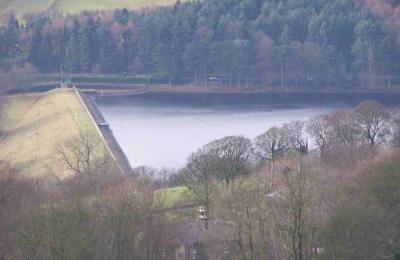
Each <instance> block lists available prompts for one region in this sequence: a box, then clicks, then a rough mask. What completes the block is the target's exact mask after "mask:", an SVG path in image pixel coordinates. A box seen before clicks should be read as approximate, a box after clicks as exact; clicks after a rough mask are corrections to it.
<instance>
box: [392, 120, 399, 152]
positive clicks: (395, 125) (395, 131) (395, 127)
mask: <svg viewBox="0 0 400 260" xmlns="http://www.w3.org/2000/svg"><path fill="white" fill-rule="evenodd" d="M390 143H391V145H392V146H393V147H396V148H399V147H400V118H394V119H393V121H392V139H391V141H390Z"/></svg>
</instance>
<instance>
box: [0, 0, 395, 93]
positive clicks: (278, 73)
mask: <svg viewBox="0 0 400 260" xmlns="http://www.w3.org/2000/svg"><path fill="white" fill-rule="evenodd" d="M370 2H371V1H369V2H368V3H370ZM379 2H384V3H385V4H386V9H388V8H389V9H390V8H392V9H393V10H396V9H395V8H397V9H399V3H398V1H391V2H390V1H379ZM394 13H395V12H394ZM398 31H399V30H398V28H396V26H393V23H392V22H391V17H390V16H385V13H382V12H380V10H379V9H377V8H376V6H374V5H370V4H363V1H344V0H314V1H309V0H286V1H273V0H205V1H193V2H184V3H183V2H182V3H181V2H179V1H178V2H177V3H176V4H175V5H174V6H169V7H160V8H156V9H153V10H148V11H146V12H138V11H128V10H127V9H120V10H115V11H108V12H104V11H103V12H84V13H81V14H79V15H74V16H68V17H61V18H60V17H57V16H51V15H38V16H30V17H27V19H26V21H25V23H24V26H22V25H21V24H20V23H19V22H17V21H16V20H15V19H14V18H11V19H10V21H9V23H8V25H7V26H5V27H4V28H2V30H1V34H0V64H1V66H2V68H3V71H7V70H10V69H11V68H12V67H13V66H14V67H15V66H22V64H25V63H31V64H32V65H33V66H34V67H35V68H36V69H37V70H38V71H39V72H42V73H58V72H60V71H64V72H68V73H93V74H97V73H102V74H130V75H141V76H143V75H145V76H146V77H148V78H158V79H162V80H164V81H165V82H173V83H180V82H195V83H197V84H204V85H208V84H209V83H210V82H212V83H214V84H215V83H218V84H224V85H226V86H230V87H234V86H241V87H243V86H269V87H279V88H280V89H287V88H302V89H304V88H315V89H325V88H335V89H344V88H346V89H349V88H351V87H363V88H377V87H394V86H400V48H399V43H400V42H399V41H400V40H399V39H400V38H399V35H398V34H397V33H398Z"/></svg>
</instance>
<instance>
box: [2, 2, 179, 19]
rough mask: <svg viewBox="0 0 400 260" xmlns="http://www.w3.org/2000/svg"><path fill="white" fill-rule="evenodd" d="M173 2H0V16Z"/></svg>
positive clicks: (149, 5) (130, 7)
mask: <svg viewBox="0 0 400 260" xmlns="http://www.w3.org/2000/svg"><path fill="white" fill-rule="evenodd" d="M175 2H176V1H175V0H90V1H80V0H34V1H32V0H0V16H2V15H4V14H7V13H10V12H12V13H16V14H17V16H18V17H22V16H23V15H24V14H27V13H42V12H46V11H55V12H59V13H62V14H73V13H79V12H82V11H85V10H111V9H117V8H128V9H140V8H143V7H152V6H163V5H170V4H174V3H175Z"/></svg>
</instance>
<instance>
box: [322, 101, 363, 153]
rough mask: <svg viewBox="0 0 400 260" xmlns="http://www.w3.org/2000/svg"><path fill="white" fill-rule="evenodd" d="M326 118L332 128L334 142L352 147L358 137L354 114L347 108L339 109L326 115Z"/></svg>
mask: <svg viewBox="0 0 400 260" xmlns="http://www.w3.org/2000/svg"><path fill="white" fill-rule="evenodd" d="M326 120H327V122H328V124H329V125H330V127H332V129H333V133H334V137H335V140H336V142H338V143H339V144H342V145H344V146H345V147H347V148H353V147H354V146H355V145H356V144H357V142H358V137H359V133H360V131H359V127H358V126H357V123H356V119H355V114H354V112H353V111H351V110H349V109H341V110H337V111H335V112H332V113H330V114H328V115H327V116H326Z"/></svg>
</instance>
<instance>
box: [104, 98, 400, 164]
mask: <svg viewBox="0 0 400 260" xmlns="http://www.w3.org/2000/svg"><path fill="white" fill-rule="evenodd" d="M366 99H377V100H379V101H381V102H382V103H384V104H385V105H388V106H394V105H396V104H397V102H398V101H399V100H400V99H399V98H398V96H397V97H396V96H393V95H381V96H379V95H374V94H371V95H365V94H363V95H354V94H336V95H332V94H329V95H327V94H325V95H322V94H304V93H303V94H274V95H270V94H166V93H162V94H146V95H138V96H130V97H102V98H101V99H99V100H98V101H97V104H98V106H99V108H100V110H101V112H102V113H103V115H104V117H105V118H106V120H107V121H108V123H109V124H110V127H111V129H112V131H113V133H114V136H115V138H116V139H117V141H118V142H119V144H120V145H121V147H122V149H123V150H124V152H125V154H126V155H127V157H128V159H129V161H130V164H131V166H132V167H138V166H144V165H146V166H151V167H156V168H164V167H167V168H171V167H172V168H180V167H183V166H184V165H185V163H186V158H187V157H188V156H189V155H190V153H192V152H195V151H196V150H197V149H199V148H200V147H201V146H203V145H204V144H207V143H208V142H210V141H213V140H215V139H219V138H222V137H225V136H229V135H243V136H245V137H248V138H251V139H252V138H254V137H256V136H258V135H260V134H262V133H263V132H264V131H266V130H267V129H268V128H270V127H272V126H281V125H282V124H284V123H289V122H290V121H293V120H308V119H310V118H312V117H315V116H317V115H320V114H326V113H329V112H331V111H333V110H335V109H339V108H344V107H353V106H355V105H357V104H358V103H359V102H360V101H362V100H366Z"/></svg>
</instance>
